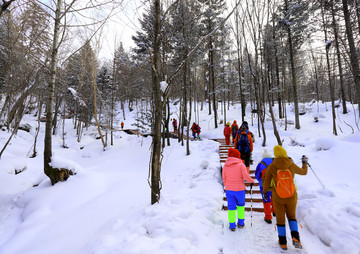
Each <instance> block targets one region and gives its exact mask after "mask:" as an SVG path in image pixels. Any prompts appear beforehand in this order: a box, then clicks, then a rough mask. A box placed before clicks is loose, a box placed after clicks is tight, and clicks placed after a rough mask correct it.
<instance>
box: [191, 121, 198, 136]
mask: <svg viewBox="0 0 360 254" xmlns="http://www.w3.org/2000/svg"><path fill="white" fill-rule="evenodd" d="M191 131H192V135H193V138H194V140H195V139H196V135H197V127H196V123H193V125H192V126H191Z"/></svg>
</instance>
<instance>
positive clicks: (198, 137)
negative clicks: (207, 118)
mask: <svg viewBox="0 0 360 254" xmlns="http://www.w3.org/2000/svg"><path fill="white" fill-rule="evenodd" d="M200 132H201V128H200V125H199V124H197V125H196V135H197V136H196V137H197V139H198V140H201V138H200Z"/></svg>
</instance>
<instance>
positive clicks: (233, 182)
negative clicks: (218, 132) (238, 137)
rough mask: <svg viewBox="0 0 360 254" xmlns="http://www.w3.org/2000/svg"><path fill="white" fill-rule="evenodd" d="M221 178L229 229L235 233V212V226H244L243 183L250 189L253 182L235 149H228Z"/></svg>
mask: <svg viewBox="0 0 360 254" xmlns="http://www.w3.org/2000/svg"><path fill="white" fill-rule="evenodd" d="M222 178H223V183H224V188H225V193H226V198H227V203H228V217H229V228H230V230H231V231H235V228H236V211H237V218H238V219H237V226H238V227H239V228H243V227H244V226H245V189H246V188H245V183H244V180H246V181H247V182H249V183H250V189H251V188H252V186H253V184H254V180H253V179H252V178H251V177H250V175H249V173H248V172H247V170H246V167H245V165H244V163H243V162H242V160H241V159H240V152H239V151H238V150H237V149H234V148H229V151H228V158H227V159H226V162H225V165H224V167H223V171H222Z"/></svg>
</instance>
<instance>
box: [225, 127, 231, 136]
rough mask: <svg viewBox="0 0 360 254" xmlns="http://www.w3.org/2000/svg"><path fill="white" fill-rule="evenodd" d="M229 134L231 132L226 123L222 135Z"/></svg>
mask: <svg viewBox="0 0 360 254" xmlns="http://www.w3.org/2000/svg"><path fill="white" fill-rule="evenodd" d="M230 134H231V128H230V127H229V126H227V125H226V126H225V128H224V135H225V136H230Z"/></svg>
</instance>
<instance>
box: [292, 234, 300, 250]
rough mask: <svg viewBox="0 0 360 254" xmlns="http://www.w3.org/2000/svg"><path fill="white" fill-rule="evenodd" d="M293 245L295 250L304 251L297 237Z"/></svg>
mask: <svg viewBox="0 0 360 254" xmlns="http://www.w3.org/2000/svg"><path fill="white" fill-rule="evenodd" d="M292 243H293V245H294V247H295V248H297V249H302V245H301V243H300V241H299V240H298V239H296V238H295V237H293V239H292Z"/></svg>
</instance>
